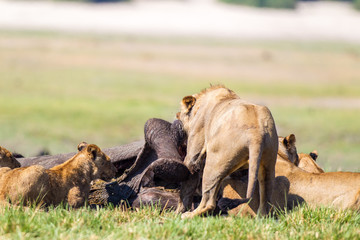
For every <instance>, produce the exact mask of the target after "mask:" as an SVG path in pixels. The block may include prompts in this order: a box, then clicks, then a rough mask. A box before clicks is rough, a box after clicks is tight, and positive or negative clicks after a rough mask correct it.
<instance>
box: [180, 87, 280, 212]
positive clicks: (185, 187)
mask: <svg viewBox="0 0 360 240" xmlns="http://www.w3.org/2000/svg"><path fill="white" fill-rule="evenodd" d="M177 117H178V118H179V119H180V120H181V121H182V122H183V125H184V130H185V131H186V132H187V135H188V143H187V155H186V158H185V164H186V166H187V167H188V168H189V169H190V171H191V172H192V173H193V175H192V176H191V177H190V179H189V180H188V182H185V183H183V184H182V187H181V191H180V198H181V201H180V203H179V206H178V212H179V211H183V210H184V209H185V207H189V204H191V200H190V199H191V197H192V194H193V193H194V191H195V189H196V187H197V182H198V181H199V177H201V176H200V175H201V171H202V170H203V175H202V199H201V202H200V205H199V206H198V207H197V208H196V209H195V210H194V211H193V212H191V213H187V214H185V215H184V217H193V216H195V215H200V214H203V213H205V212H207V211H210V210H213V209H214V208H215V206H216V197H217V193H218V190H219V186H220V182H221V181H222V180H223V179H224V178H225V177H226V176H228V175H229V174H230V173H232V172H234V171H235V170H236V169H238V168H239V167H241V166H243V165H244V164H246V163H247V162H248V160H249V185H248V190H247V194H246V196H247V198H251V197H252V196H253V194H254V189H255V184H256V181H257V179H258V180H259V186H260V187H259V192H260V206H259V211H258V213H259V214H261V215H266V214H267V213H268V212H269V210H270V202H271V194H272V188H273V182H274V178H275V173H274V172H275V162H276V154H277V150H278V136H277V133H276V128H275V123H274V119H273V117H272V115H271V113H270V111H269V109H268V108H266V107H264V106H259V105H255V104H252V103H249V102H246V101H244V100H242V99H240V98H239V97H238V96H237V95H236V94H235V93H234V92H233V91H231V90H230V89H227V88H225V87H223V86H214V87H210V88H208V89H205V90H203V91H202V92H200V93H199V94H195V95H193V96H187V97H184V98H183V100H182V102H181V111H180V113H178V114H177ZM205 158H206V160H205Z"/></svg>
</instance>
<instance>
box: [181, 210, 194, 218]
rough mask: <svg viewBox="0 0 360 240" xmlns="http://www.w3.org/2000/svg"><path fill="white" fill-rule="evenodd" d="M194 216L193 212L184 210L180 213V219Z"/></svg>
mask: <svg viewBox="0 0 360 240" xmlns="http://www.w3.org/2000/svg"><path fill="white" fill-rule="evenodd" d="M194 216H195V214H194V213H193V212H185V213H183V214H181V219H191V218H193V217H194Z"/></svg>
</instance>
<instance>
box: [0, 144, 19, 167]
mask: <svg viewBox="0 0 360 240" xmlns="http://www.w3.org/2000/svg"><path fill="white" fill-rule="evenodd" d="M20 166H21V165H20V163H19V162H18V160H16V158H15V157H14V156H13V155H12V153H11V152H9V151H8V150H7V149H5V148H3V147H1V146H0V167H8V168H11V169H13V168H18V167H20Z"/></svg>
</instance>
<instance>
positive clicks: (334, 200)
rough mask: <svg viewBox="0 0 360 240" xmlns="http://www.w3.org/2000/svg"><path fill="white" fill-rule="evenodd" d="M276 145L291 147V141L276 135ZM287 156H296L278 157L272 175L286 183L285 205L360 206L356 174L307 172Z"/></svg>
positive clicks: (293, 143)
mask: <svg viewBox="0 0 360 240" xmlns="http://www.w3.org/2000/svg"><path fill="white" fill-rule="evenodd" d="M294 137H295V136H294ZM279 145H282V147H283V149H294V148H295V142H292V143H289V142H288V141H285V138H279ZM279 149H280V147H279ZM285 155H290V158H286V157H284V156H285ZM291 158H292V159H294V158H297V156H294V155H293V154H289V152H287V153H283V154H282V155H281V156H278V158H277V162H276V167H275V175H276V176H284V177H286V178H287V179H288V180H289V182H290V189H289V197H288V205H289V206H291V204H293V203H297V202H302V201H304V202H306V203H307V204H309V205H310V206H321V205H326V206H333V207H335V208H340V209H346V208H349V209H355V210H359V209H360V173H355V172H324V173H310V172H307V171H305V170H302V169H300V168H299V167H297V166H295V164H293V163H292V162H291V161H290V160H289V159H291Z"/></svg>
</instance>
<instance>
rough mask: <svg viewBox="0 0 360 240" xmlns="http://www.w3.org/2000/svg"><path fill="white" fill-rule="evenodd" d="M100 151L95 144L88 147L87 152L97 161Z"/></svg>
mask: <svg viewBox="0 0 360 240" xmlns="http://www.w3.org/2000/svg"><path fill="white" fill-rule="evenodd" d="M98 150H99V148H98V147H97V146H96V145H94V144H90V145H88V146H87V152H88V153H89V154H91V156H92V157H93V160H95V159H96V156H97V153H98Z"/></svg>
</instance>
